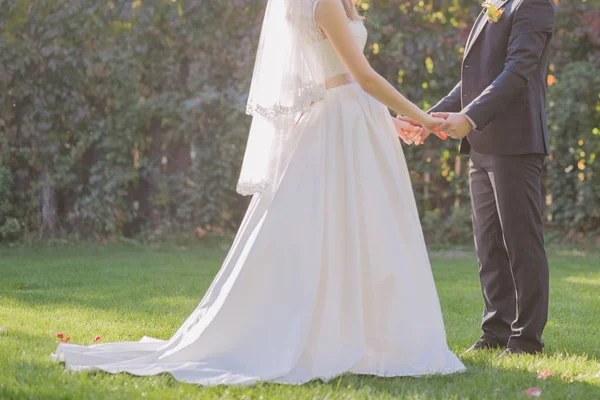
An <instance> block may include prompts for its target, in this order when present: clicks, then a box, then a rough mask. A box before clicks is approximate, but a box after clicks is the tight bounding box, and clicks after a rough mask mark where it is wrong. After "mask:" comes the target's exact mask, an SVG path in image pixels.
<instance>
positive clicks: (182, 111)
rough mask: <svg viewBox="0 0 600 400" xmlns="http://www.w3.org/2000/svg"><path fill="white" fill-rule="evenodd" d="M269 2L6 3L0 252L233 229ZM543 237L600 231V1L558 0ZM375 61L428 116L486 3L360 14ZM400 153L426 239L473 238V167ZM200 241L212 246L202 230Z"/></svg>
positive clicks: (392, 4) (453, 158) (405, 6)
mask: <svg viewBox="0 0 600 400" xmlns="http://www.w3.org/2000/svg"><path fill="white" fill-rule="evenodd" d="M265 4H266V1H265V0H227V1H225V0H223V1H221V0H219V1H215V0H211V1H209V0H103V1H97V0H0V10H1V12H0V241H17V240H24V241H32V240H37V239H40V238H43V237H51V238H69V239H83V240H86V239H89V238H96V239H97V240H100V241H104V240H107V239H110V238H113V237H122V236H127V237H136V238H141V239H143V240H145V241H153V240H159V239H164V238H167V237H172V236H175V235H182V234H183V235H187V236H192V235H198V236H200V237H203V236H204V235H205V234H206V233H207V232H208V231H210V232H215V233H216V234H223V232H225V233H227V232H231V231H234V230H235V229H236V227H237V225H238V224H239V222H240V220H241V217H242V216H243V213H244V211H245V208H246V205H247V202H248V199H247V198H244V197H241V196H239V195H237V194H236V193H235V191H234V188H235V183H236V180H237V176H238V172H239V168H240V165H241V160H242V156H243V151H244V147H245V143H246V137H247V132H248V128H249V123H250V119H249V117H247V116H246V115H245V114H244V112H243V111H244V109H245V107H244V104H245V100H246V96H247V91H248V87H249V82H250V78H251V73H252V67H253V63H254V52H255V48H256V45H257V42H258V36H259V34H260V25H261V22H262V13H263V11H264V6H265ZM556 6H557V32H556V36H555V39H554V42H553V48H554V50H553V54H552V65H551V68H550V71H549V76H548V82H549V84H550V89H549V99H548V112H549V121H550V127H551V132H552V157H551V158H550V159H549V160H548V164H547V176H546V194H547V196H546V200H547V201H546V203H547V205H548V207H547V212H548V227H549V229H552V230H553V231H554V232H556V233H557V236H559V237H565V236H566V237H568V238H575V239H579V238H581V237H582V236H583V237H585V236H587V235H588V234H590V233H593V232H598V231H600V177H599V172H600V171H599V169H600V167H599V162H600V161H598V160H597V159H596V157H597V156H598V154H599V152H600V131H599V129H600V11H599V10H600V1H599V0H586V1H582V0H557V1H556ZM360 8H361V10H362V13H363V14H364V15H365V16H366V17H367V25H368V28H369V31H370V40H369V45H368V49H367V53H368V57H369V59H370V61H371V62H372V64H373V66H374V67H375V69H376V70H377V71H379V72H380V73H382V74H383V75H384V76H385V77H386V78H387V79H388V80H389V81H391V82H393V83H394V84H396V85H397V86H398V88H399V89H400V90H401V91H402V92H403V93H405V94H406V95H407V96H408V97H409V98H411V99H413V100H414V101H417V102H418V103H419V104H420V105H421V106H422V107H423V108H427V107H428V106H430V105H432V104H434V103H435V102H436V101H437V100H438V99H439V98H441V97H442V96H444V95H445V94H446V93H447V92H448V90H449V89H450V88H451V87H452V86H454V84H455V83H456V82H457V81H458V79H459V76H460V62H461V56H462V51H463V46H464V43H465V41H466V38H467V35H468V32H469V29H470V27H471V24H472V23H473V21H474V19H475V18H476V16H477V14H478V13H479V11H480V9H481V7H480V2H479V1H458V0H452V1H449V0H430V1H425V0H421V1H415V0H410V1H408V0H405V1H399V0H365V1H362V2H361V4H360ZM456 147H457V145H456V143H455V142H450V141H448V142H442V141H439V140H429V141H428V142H427V144H426V146H424V147H421V148H406V149H405V151H406V153H407V161H408V163H409V168H410V170H411V171H412V178H413V184H414V187H415V193H416V195H417V197H418V199H417V200H418V204H419V207H420V212H421V214H422V218H423V226H424V229H425V233H426V236H427V238H428V240H429V241H430V242H436V243H460V242H465V241H469V240H470V231H471V228H470V224H471V222H470V205H469V198H468V187H467V175H468V171H467V159H466V158H465V157H459V156H458V154H457V151H456ZM210 232H209V233H210Z"/></svg>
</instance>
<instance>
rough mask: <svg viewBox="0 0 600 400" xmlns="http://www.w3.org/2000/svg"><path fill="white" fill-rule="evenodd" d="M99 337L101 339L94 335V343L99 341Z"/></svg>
mask: <svg viewBox="0 0 600 400" xmlns="http://www.w3.org/2000/svg"><path fill="white" fill-rule="evenodd" d="M100 339H102V338H101V337H100V336H96V337H95V338H94V343H96V342H99V341H100Z"/></svg>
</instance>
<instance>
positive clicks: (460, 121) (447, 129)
mask: <svg viewBox="0 0 600 400" xmlns="http://www.w3.org/2000/svg"><path fill="white" fill-rule="evenodd" d="M431 115H432V116H434V117H438V118H444V119H445V120H446V121H445V122H444V123H443V124H441V125H440V126H439V127H438V129H439V130H440V131H441V132H444V133H445V134H447V135H448V136H450V137H451V138H453V139H463V138H464V137H465V136H467V134H468V133H469V132H471V130H472V129H473V125H471V121H469V119H468V118H467V117H466V116H465V115H464V114H458V113H433V114H431Z"/></svg>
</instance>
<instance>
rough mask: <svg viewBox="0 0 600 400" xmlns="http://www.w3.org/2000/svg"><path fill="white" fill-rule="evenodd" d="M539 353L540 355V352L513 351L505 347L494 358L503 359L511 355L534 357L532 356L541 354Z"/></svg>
mask: <svg viewBox="0 0 600 400" xmlns="http://www.w3.org/2000/svg"><path fill="white" fill-rule="evenodd" d="M541 353H542V352H541V351H530V350H522V349H514V348H512V347H507V348H506V349H504V351H503V352H502V353H500V355H499V356H498V357H496V358H504V357H508V356H511V355H519V354H531V355H534V354H541Z"/></svg>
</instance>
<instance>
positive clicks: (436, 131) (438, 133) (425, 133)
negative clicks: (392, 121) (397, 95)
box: [396, 115, 448, 144]
mask: <svg viewBox="0 0 600 400" xmlns="http://www.w3.org/2000/svg"><path fill="white" fill-rule="evenodd" d="M432 116H434V115H432ZM396 118H397V119H399V120H401V121H406V122H408V123H410V124H412V125H415V126H419V127H421V130H420V132H419V136H418V142H419V143H418V144H423V143H425V139H427V138H428V137H429V135H431V134H432V133H433V134H434V135H436V136H437V137H439V138H440V139H442V140H446V139H448V136H447V135H446V134H445V133H443V132H441V131H440V130H439V129H438V128H435V129H434V130H433V131H430V130H428V129H425V128H424V127H423V124H421V123H420V122H418V121H415V120H414V119H411V118H408V117H405V116H403V115H399V116H397V117H396Z"/></svg>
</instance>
